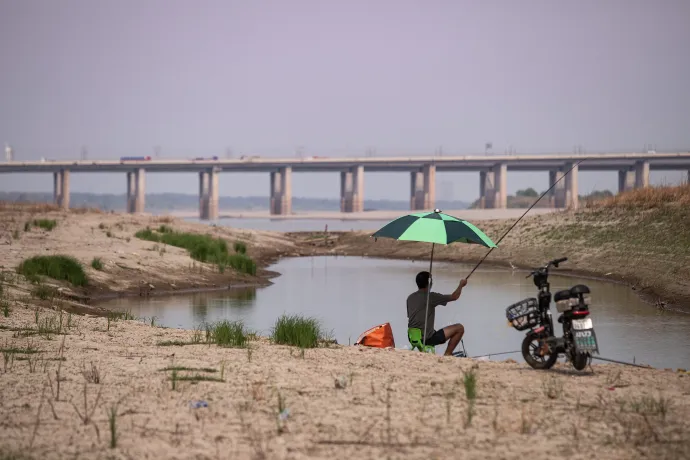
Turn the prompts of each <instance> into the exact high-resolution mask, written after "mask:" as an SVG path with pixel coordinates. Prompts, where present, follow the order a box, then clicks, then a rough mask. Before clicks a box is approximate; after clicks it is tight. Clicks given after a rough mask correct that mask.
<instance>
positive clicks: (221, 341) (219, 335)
mask: <svg viewBox="0 0 690 460" xmlns="http://www.w3.org/2000/svg"><path fill="white" fill-rule="evenodd" d="M248 335H249V333H248V332H247V330H246V329H245V328H244V324H243V323H242V322H241V321H228V320H223V321H219V322H217V323H215V324H211V325H210V326H209V328H208V330H207V339H206V340H207V341H208V342H210V343H215V344H216V345H218V346H220V347H231V348H244V347H246V346H247V342H248V341H249V339H248Z"/></svg>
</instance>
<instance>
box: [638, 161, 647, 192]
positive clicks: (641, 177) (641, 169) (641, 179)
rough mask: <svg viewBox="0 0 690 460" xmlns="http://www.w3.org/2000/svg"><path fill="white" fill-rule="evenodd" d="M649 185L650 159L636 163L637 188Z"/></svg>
mask: <svg viewBox="0 0 690 460" xmlns="http://www.w3.org/2000/svg"><path fill="white" fill-rule="evenodd" d="M647 187H649V161H638V162H636V163H635V188H647Z"/></svg>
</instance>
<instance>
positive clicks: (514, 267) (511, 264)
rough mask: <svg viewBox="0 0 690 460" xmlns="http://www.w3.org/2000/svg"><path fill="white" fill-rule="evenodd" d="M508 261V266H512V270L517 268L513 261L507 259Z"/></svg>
mask: <svg viewBox="0 0 690 460" xmlns="http://www.w3.org/2000/svg"><path fill="white" fill-rule="evenodd" d="M508 263H509V264H510V268H512V269H513V270H517V269H518V268H517V267H516V266H515V265H513V263H512V262H511V261H508Z"/></svg>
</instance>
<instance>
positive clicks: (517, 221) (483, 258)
mask: <svg viewBox="0 0 690 460" xmlns="http://www.w3.org/2000/svg"><path fill="white" fill-rule="evenodd" d="M585 160H586V158H583V159H582V160H580V161H578V162H577V163H575V164H574V165H573V166H572V168H570V169H569V170H568V171H566V173H565V174H563V175H562V176H561V177H559V178H558V179H557V180H556V182H554V183H553V184H552V185H551V187H549V188H548V190H546V191H545V192H544V193H542V194H541V196H540V197H539V198H537V200H536V201H535V202H534V203H532V206H530V207H529V208H527V211H525V212H524V213H523V214H522V215H521V216H520V217H519V218H518V220H516V221H515V223H514V224H513V225H511V227H510V228H509V229H508V230H507V231H506V232H505V233H504V234H503V236H502V237H501V238H500V239H499V240H498V241H497V242H496V247H498V245H499V244H500V243H501V241H503V238H505V237H506V235H508V233H510V231H511V230H512V229H514V228H515V226H516V225H517V224H518V223H519V222H520V221H521V220H522V218H523V217H525V216H526V215H527V213H528V212H530V211H531V210H532V208H533V207H534V206H535V205H536V204H537V203H539V201H540V200H541V199H542V198H544V197H545V196H546V194H547V193H549V192H550V191H551V190H553V188H554V187H555V186H556V184H558V183H559V182H560V181H562V180H563V178H564V177H565V176H567V175H568V174H570V171H572V170H573V169H575V168H576V167H577V166H579V164H580V163H582V162H583V161H585ZM496 247H493V248H490V249H489V251H488V252H487V253H486V255H485V256H484V257H482V260H480V261H479V263H477V265H475V266H474V268H473V269H472V271H471V272H470V274H469V275H467V277H466V278H465V279H469V278H470V276H472V273H474V271H475V270H476V269H477V268H479V266H480V265H481V264H482V262H484V260H486V258H487V257H489V254H491V251H493V250H494V249H496Z"/></svg>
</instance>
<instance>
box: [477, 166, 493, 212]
mask: <svg viewBox="0 0 690 460" xmlns="http://www.w3.org/2000/svg"><path fill="white" fill-rule="evenodd" d="M495 190H496V186H495V185H494V172H493V171H480V172H479V209H491V208H493V207H494V199H495V198H496V192H495Z"/></svg>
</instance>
